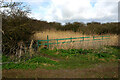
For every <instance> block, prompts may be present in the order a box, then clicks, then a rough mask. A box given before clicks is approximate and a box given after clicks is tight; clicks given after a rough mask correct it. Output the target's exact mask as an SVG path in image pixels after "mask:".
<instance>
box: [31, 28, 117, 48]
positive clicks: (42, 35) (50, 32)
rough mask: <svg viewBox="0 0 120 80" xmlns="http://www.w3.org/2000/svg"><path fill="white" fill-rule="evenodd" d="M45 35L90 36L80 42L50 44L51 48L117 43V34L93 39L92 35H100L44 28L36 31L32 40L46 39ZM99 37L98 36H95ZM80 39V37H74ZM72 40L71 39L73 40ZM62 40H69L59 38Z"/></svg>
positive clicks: (88, 46)
mask: <svg viewBox="0 0 120 80" xmlns="http://www.w3.org/2000/svg"><path fill="white" fill-rule="evenodd" d="M47 35H48V36H49V39H60V38H70V37H91V38H89V40H90V41H84V42H83V41H82V42H73V43H65V44H59V45H50V47H51V49H54V48H55V47H56V48H58V49H72V48H75V49H79V48H85V49H88V48H98V47H100V46H102V45H114V46H116V45H117V44H118V35H113V34H106V35H110V39H105V40H96V41H93V40H92V39H93V38H92V36H100V35H83V34H81V33H79V32H73V31H56V30H46V31H42V32H37V33H35V34H34V36H33V37H32V38H33V39H34V40H46V39H47ZM97 39H100V38H97ZM75 40H80V39H75ZM75 40H73V41H75ZM85 40H87V39H85ZM64 41H70V40H61V41H59V42H64ZM56 42H57V41H51V43H56Z"/></svg>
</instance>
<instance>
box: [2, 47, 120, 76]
mask: <svg viewBox="0 0 120 80" xmlns="http://www.w3.org/2000/svg"><path fill="white" fill-rule="evenodd" d="M119 52H120V48H119V47H102V48H99V49H67V50H65V49H54V50H48V49H41V50H39V51H38V52H36V53H35V54H34V55H33V56H32V57H29V54H26V55H24V56H22V57H21V58H19V59H20V60H19V59H16V58H10V57H7V56H4V55H3V63H5V62H10V61H11V63H8V64H3V66H2V68H3V77H9V78H10V77H17V78H20V77H22V78H25V77H27V78H30V77H32V78H35V77H37V78H40V77H42V78H43V77H44V78H58V77H64V78H65V77H68V78H70V77H72V78H74V77H77V78H78V77H79V78H83V77H84V78H88V77H89V78H111V77H112V78H117V77H118V59H120V53H119ZM13 61H15V62H18V61H19V63H13ZM46 74H47V75H46ZM72 74H73V75H72Z"/></svg>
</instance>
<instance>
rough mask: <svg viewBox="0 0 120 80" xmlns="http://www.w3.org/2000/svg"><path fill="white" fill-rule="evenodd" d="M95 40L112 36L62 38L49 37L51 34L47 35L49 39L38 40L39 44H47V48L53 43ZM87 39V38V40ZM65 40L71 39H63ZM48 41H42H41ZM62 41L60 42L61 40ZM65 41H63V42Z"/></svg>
mask: <svg viewBox="0 0 120 80" xmlns="http://www.w3.org/2000/svg"><path fill="white" fill-rule="evenodd" d="M90 38H92V40H93V41H96V40H105V39H110V36H92V37H70V38H61V39H49V36H48V35H47V39H46V40H37V46H38V47H39V46H41V45H47V48H48V49H49V46H50V45H52V44H57V45H58V44H61V43H62V44H64V43H71V42H82V41H91V39H90ZM75 39H80V40H75ZM86 39H87V40H86ZM53 40H54V41H56V42H54V43H51V42H50V41H53ZM63 40H69V41H63ZM42 41H43V42H46V43H41V42H42ZM59 41H60V42H59ZM61 41H63V42H61Z"/></svg>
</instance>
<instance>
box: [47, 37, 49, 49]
mask: <svg viewBox="0 0 120 80" xmlns="http://www.w3.org/2000/svg"><path fill="white" fill-rule="evenodd" d="M47 48H48V49H49V37H48V35H47Z"/></svg>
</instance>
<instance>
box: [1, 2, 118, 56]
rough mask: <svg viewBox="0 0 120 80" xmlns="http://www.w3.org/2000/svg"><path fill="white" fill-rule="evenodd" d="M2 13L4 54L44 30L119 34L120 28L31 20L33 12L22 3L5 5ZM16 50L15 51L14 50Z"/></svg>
mask: <svg viewBox="0 0 120 80" xmlns="http://www.w3.org/2000/svg"><path fill="white" fill-rule="evenodd" d="M2 8H4V10H3V11H1V14H2V31H3V32H4V33H2V35H3V36H2V48H3V49H2V50H3V53H4V54H8V53H10V54H11V53H12V54H14V53H15V52H16V47H17V48H19V42H24V43H26V41H29V40H30V39H31V36H32V35H33V34H34V33H35V32H36V31H43V30H47V29H49V30H51V29H55V30H62V31H67V30H72V31H74V32H80V33H82V34H119V33H120V32H119V31H120V27H118V24H119V23H118V22H111V23H99V22H91V23H87V24H85V23H82V22H74V23H66V24H65V25H61V23H58V22H47V21H41V20H37V19H33V18H29V17H28V15H29V14H30V13H31V10H30V9H29V7H28V6H27V5H24V4H23V3H21V2H8V3H3V4H2ZM13 48H15V49H13Z"/></svg>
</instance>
